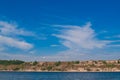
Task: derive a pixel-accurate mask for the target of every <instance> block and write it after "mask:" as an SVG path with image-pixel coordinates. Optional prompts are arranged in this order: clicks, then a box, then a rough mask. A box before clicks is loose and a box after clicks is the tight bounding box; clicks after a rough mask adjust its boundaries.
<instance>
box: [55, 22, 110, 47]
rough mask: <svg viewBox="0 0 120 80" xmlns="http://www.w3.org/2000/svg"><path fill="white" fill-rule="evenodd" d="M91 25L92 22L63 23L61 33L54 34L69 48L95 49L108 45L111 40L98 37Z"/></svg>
mask: <svg viewBox="0 0 120 80" xmlns="http://www.w3.org/2000/svg"><path fill="white" fill-rule="evenodd" d="M90 26H91V23H90V22H88V23H87V24H86V25H83V26H72V25H71V26H64V25H63V26H62V27H63V29H62V30H60V34H53V35H54V36H56V37H58V38H60V42H61V44H62V45H64V46H65V47H67V48H69V49H77V48H78V49H80V48H83V49H95V48H103V47H104V46H106V45H107V44H108V43H109V42H108V41H104V40H99V39H97V38H96V33H95V31H94V30H93V29H92V28H91V27H90Z"/></svg>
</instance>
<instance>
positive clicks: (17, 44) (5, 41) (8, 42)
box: [0, 35, 33, 50]
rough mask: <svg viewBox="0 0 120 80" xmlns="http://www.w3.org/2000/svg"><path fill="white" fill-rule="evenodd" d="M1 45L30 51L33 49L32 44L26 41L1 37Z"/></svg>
mask: <svg viewBox="0 0 120 80" xmlns="http://www.w3.org/2000/svg"><path fill="white" fill-rule="evenodd" d="M0 44H1V45H3V46H9V47H14V48H18V49H23V50H28V49H31V48H32V47H33V45H32V44H30V43H27V42H25V41H20V40H17V39H14V38H11V37H5V36H2V35H0Z"/></svg>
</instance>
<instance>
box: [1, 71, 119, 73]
mask: <svg viewBox="0 0 120 80" xmlns="http://www.w3.org/2000/svg"><path fill="white" fill-rule="evenodd" d="M0 72H47V73H48V72H50V73H57V72H58V73H59V72H63V73H64V72H66V73H67V72H68V73H74V72H75V73H77V72H78V73H79V72H80V73H88V72H90V73H97V72H98V73H102V72H106V73H107V72H120V71H0Z"/></svg>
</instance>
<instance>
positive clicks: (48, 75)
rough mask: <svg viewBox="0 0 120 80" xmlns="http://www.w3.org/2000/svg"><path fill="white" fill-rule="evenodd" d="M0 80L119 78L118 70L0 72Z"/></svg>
mask: <svg viewBox="0 0 120 80" xmlns="http://www.w3.org/2000/svg"><path fill="white" fill-rule="evenodd" d="M0 80H120V72H0Z"/></svg>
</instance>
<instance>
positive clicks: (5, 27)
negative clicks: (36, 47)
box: [0, 21, 35, 36]
mask: <svg viewBox="0 0 120 80" xmlns="http://www.w3.org/2000/svg"><path fill="white" fill-rule="evenodd" d="M0 34H2V35H22V36H35V34H33V33H32V32H30V31H25V30H24V29H20V28H18V25H17V24H14V23H8V22H5V21H0Z"/></svg>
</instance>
